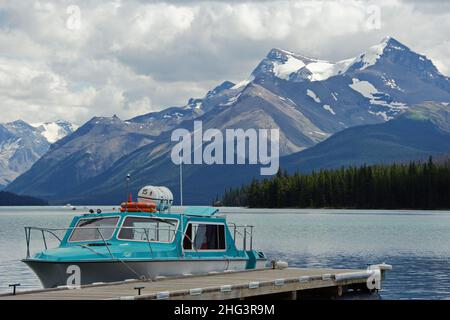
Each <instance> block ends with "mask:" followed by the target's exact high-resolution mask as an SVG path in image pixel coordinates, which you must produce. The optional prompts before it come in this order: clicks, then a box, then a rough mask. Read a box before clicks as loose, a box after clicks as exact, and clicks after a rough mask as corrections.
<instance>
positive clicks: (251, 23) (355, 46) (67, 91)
mask: <svg viewBox="0 0 450 320" xmlns="http://www.w3.org/2000/svg"><path fill="white" fill-rule="evenodd" d="M71 5H78V6H79V8H80V18H81V20H80V24H79V26H80V28H68V27H67V25H68V19H69V18H71V16H70V14H69V13H68V11H67V8H68V7H69V6H71ZM370 5H376V6H378V7H379V8H380V19H381V20H380V25H379V26H380V28H379V29H371V28H368V27H367V21H368V19H369V18H370V10H368V8H369V6H370ZM438 7H439V8H441V9H439V8H438ZM449 29H450V7H449V6H440V4H439V3H434V4H433V2H432V3H431V4H428V5H424V4H423V3H420V2H417V1H400V0H395V1H387V0H385V1H357V0H337V1H330V0H324V1H319V0H317V1H316V0H311V1H276V0H273V1H270V0H268V1H245V2H241V1H231V0H230V1H212V2H208V1H171V2H168V1H166V2H163V1H151V2H146V1H139V0H127V1H119V0H108V1H102V2H101V3H100V2H98V1H95V0H84V1H81V0H80V1H76V0H72V1H68V0H66V1H58V2H50V1H43V0H42V1H37V0H36V1H31V0H30V1H9V2H6V1H3V2H1V3H0V48H1V51H0V100H1V105H0V111H1V113H0V122H4V121H11V120H15V119H17V118H22V119H24V120H26V121H31V122H37V121H47V120H55V119H59V118H63V119H67V120H71V121H74V122H77V123H79V124H81V123H82V122H84V121H86V120H88V119H89V118H90V117H92V116H95V115H106V116H110V115H112V114H114V113H115V114H118V115H119V116H120V117H122V118H129V117H132V116H134V115H137V114H142V113H146V112H150V111H152V110H160V109H161V108H164V107H168V106H173V105H181V104H183V103H184V102H185V101H186V100H187V99H188V98H189V97H198V96H202V95H203V94H204V93H205V92H206V91H207V90H209V89H211V88H212V87H213V86H214V85H216V84H218V83H219V82H221V81H223V80H232V81H239V80H242V79H245V78H247V77H248V74H249V73H250V72H251V70H252V69H253V68H254V67H255V65H256V64H257V63H258V62H259V60H260V59H262V58H263V57H264V55H265V54H266V53H267V52H268V50H270V49H271V48H272V47H280V48H284V49H287V50H291V51H296V52H299V53H303V54H305V55H311V56H316V57H319V58H323V59H328V60H338V59H343V58H348V57H351V56H355V55H357V54H358V53H360V52H362V51H365V50H366V48H368V47H369V46H371V45H373V44H375V43H377V42H379V41H380V40H381V39H382V38H383V37H384V36H386V35H392V36H394V37H396V38H398V39H399V40H400V41H402V42H404V43H405V44H406V45H408V46H410V47H411V48H412V49H414V50H416V51H418V52H420V53H424V54H426V55H427V56H428V57H430V58H431V59H432V60H433V61H434V62H435V63H436V65H437V66H438V68H439V69H440V70H441V71H442V72H443V73H445V74H449V73H450V55H449V53H450V42H449V41H450V39H449V38H448V30H449Z"/></svg>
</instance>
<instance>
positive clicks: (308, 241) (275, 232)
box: [0, 207, 450, 299]
mask: <svg viewBox="0 0 450 320" xmlns="http://www.w3.org/2000/svg"><path fill="white" fill-rule="evenodd" d="M96 208H97V207H93V209H96ZM101 208H102V209H103V210H104V211H105V212H106V211H108V209H111V207H109V208H108V207H101ZM84 211H86V209H83V208H82V207H80V208H78V210H77V211H72V210H69V209H67V208H62V207H0V292H6V291H9V288H8V284H10V283H16V282H19V283H21V284H22V287H21V290H23V289H32V288H39V287H40V283H39V280H38V279H37V278H36V277H35V276H34V274H33V273H32V272H31V271H30V270H29V269H28V268H27V266H26V265H25V264H23V263H22V262H20V259H22V258H24V256H25V253H26V252H25V251H26V245H25V235H24V229H23V227H24V226H41V227H49V228H50V227H53V228H64V227H67V226H68V224H69V222H70V220H71V218H72V217H73V216H74V215H75V214H80V213H83V212H84ZM174 211H177V210H176V208H175V210H174ZM221 212H222V213H226V214H227V215H228V220H229V221H232V222H236V223H240V224H252V225H254V226H255V232H254V248H257V249H261V250H263V251H265V252H266V253H267V254H268V255H269V257H270V258H280V259H283V260H287V261H288V262H289V265H290V266H299V267H332V268H365V267H366V266H367V264H375V263H381V262H386V263H389V264H391V265H393V267H394V269H393V270H392V271H391V272H389V273H388V274H387V279H386V280H385V282H384V283H383V291H382V292H381V296H382V298H383V299H449V298H450V261H449V257H450V211H388V210H310V209H301V210H293V209H292V210H291V209H287V210H268V209H242V208H223V209H221ZM32 239H34V240H35V241H33V242H35V245H36V246H35V247H33V248H34V249H38V248H39V246H38V245H42V241H39V240H41V239H40V238H39V234H37V233H35V234H34V236H33V238H32Z"/></svg>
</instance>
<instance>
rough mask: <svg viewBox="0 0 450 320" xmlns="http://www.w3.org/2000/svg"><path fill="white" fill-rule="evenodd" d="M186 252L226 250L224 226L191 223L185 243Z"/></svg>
mask: <svg viewBox="0 0 450 320" xmlns="http://www.w3.org/2000/svg"><path fill="white" fill-rule="evenodd" d="M183 248H184V249H185V250H192V248H194V249H196V250H224V249H225V226H224V225H223V224H206V223H190V224H188V227H187V229H186V235H185V237H184V241H183Z"/></svg>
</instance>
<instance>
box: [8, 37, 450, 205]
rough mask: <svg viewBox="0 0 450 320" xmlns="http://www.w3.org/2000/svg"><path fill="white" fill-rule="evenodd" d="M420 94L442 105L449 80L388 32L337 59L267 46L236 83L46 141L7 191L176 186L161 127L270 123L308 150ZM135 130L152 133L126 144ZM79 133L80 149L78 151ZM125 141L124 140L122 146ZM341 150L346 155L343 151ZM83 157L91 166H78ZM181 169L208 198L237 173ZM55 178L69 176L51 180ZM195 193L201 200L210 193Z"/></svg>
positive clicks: (80, 193) (69, 197) (62, 197)
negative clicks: (109, 143) (49, 144)
mask: <svg viewBox="0 0 450 320" xmlns="http://www.w3.org/2000/svg"><path fill="white" fill-rule="evenodd" d="M426 101H435V102H436V103H442V105H443V106H445V107H448V103H449V102H450V79H449V78H448V77H446V76H444V75H443V74H441V73H440V72H439V71H438V70H437V68H436V67H435V66H434V65H433V63H432V62H431V61H430V60H429V59H428V58H427V57H425V56H423V55H421V54H418V53H415V52H414V51H412V50H411V49H409V48H408V47H407V46H405V45H403V44H401V43H400V42H398V41H397V40H395V39H393V38H389V37H388V38H385V39H383V41H382V42H381V43H379V44H377V45H375V46H373V47H371V48H369V49H368V50H366V51H365V52H364V53H362V54H360V55H358V56H357V57H353V58H350V59H345V60H342V61H338V62H329V61H324V60H319V59H314V58H308V57H305V56H303V55H300V54H296V53H293V52H290V51H286V50H281V49H272V50H270V52H269V53H268V54H267V56H266V57H265V58H264V59H262V60H261V62H260V63H259V64H258V65H257V66H256V68H255V69H254V70H253V72H251V73H250V75H249V77H248V79H246V80H244V81H241V82H239V83H237V84H234V83H231V82H229V81H226V82H224V83H222V84H221V85H220V86H218V87H216V88H214V89H213V90H211V91H209V92H208V94H206V95H205V96H204V97H203V98H200V99H191V100H189V101H188V103H187V104H186V105H184V106H182V107H171V108H168V109H165V110H163V111H160V112H153V113H149V114H146V115H143V116H140V117H136V118H133V119H130V120H128V121H122V120H118V119H116V120H115V121H114V123H112V124H110V125H109V126H108V128H107V129H98V130H91V129H89V130H88V129H87V127H86V128H84V127H85V126H83V127H81V128H80V129H79V130H78V131H77V133H75V134H74V135H71V136H70V137H68V138H65V139H62V140H61V141H60V142H57V143H56V144H54V147H53V148H52V149H51V150H50V151H49V152H48V153H47V154H46V155H45V156H44V157H43V158H42V159H40V160H39V161H37V163H36V164H35V165H34V166H33V167H32V168H31V169H30V170H29V171H28V172H26V173H25V174H23V175H21V176H20V177H19V178H17V179H16V180H15V181H14V182H13V183H11V184H10V186H9V187H8V190H10V191H12V192H16V193H24V194H25V193H26V194H29V195H34V196H38V197H43V198H45V199H48V200H50V201H51V200H58V201H61V202H67V201H69V202H75V201H78V202H84V201H86V202H95V201H97V200H99V199H101V200H102V201H109V200H111V201H113V200H114V199H115V197H117V196H118V195H122V194H123V190H122V189H123V185H122V182H123V177H124V176H125V175H126V174H127V173H129V172H131V173H132V175H133V176H134V177H135V178H134V179H133V181H132V187H133V188H135V189H136V188H138V187H139V186H142V185H143V184H145V183H149V182H150V181H151V183H153V184H166V185H169V186H172V187H174V186H176V185H177V183H178V182H177V181H178V180H177V169H176V168H174V166H173V164H172V163H171V160H170V150H171V147H172V145H173V143H172V142H171V141H170V133H171V131H172V130H173V129H175V128H178V127H183V128H187V129H190V130H192V129H193V120H202V122H203V128H204V130H206V129H208V128H218V129H220V130H224V129H227V128H243V129H247V128H255V129H258V128H265V129H267V128H279V130H280V154H281V155H282V156H286V155H290V154H294V153H296V152H299V151H301V150H303V149H307V148H310V147H312V146H314V145H316V144H318V143H320V142H321V141H323V140H325V139H327V138H328V137H330V136H332V135H334V134H335V133H337V132H339V131H342V130H344V129H346V128H349V127H354V126H358V125H368V124H378V123H383V122H386V121H388V120H390V119H392V118H396V117H398V115H399V114H401V113H402V112H404V111H405V110H406V109H407V108H409V106H411V105H416V104H421V103H424V102H426ZM108 121H109V120H108ZM91 122H92V120H91V121H90V122H88V123H91ZM91 124H92V123H91ZM126 125H128V126H132V127H133V128H135V129H133V130H138V131H133V130H132V132H130V133H129V134H127V135H120V137H121V138H120V140H116V141H117V144H114V146H115V148H110V147H104V146H103V144H104V143H105V141H106V140H107V137H108V135H109V134H112V133H114V135H115V134H117V133H118V132H119V133H120V132H121V130H123V128H125V126H126ZM136 125H139V126H143V128H144V129H145V130H144V129H142V128H140V127H136ZM88 127H89V128H90V126H88ZM116 129H117V130H116ZM88 132H89V135H86V136H85V134H87V133H88ZM139 133H141V134H142V133H144V134H149V135H151V136H152V137H151V138H149V139H143V140H139V141H140V143H138V144H132V143H131V142H133V141H134V142H135V141H137V140H136V138H135V137H136V135H137V134H139ZM102 137H103V138H102ZM105 139H106V140H105ZM133 139H134V140H133ZM355 139H358V137H357V136H355ZM69 140H70V148H68V146H69V144H67V142H68V141H69ZM86 141H88V142H89V154H88V155H86V153H85V152H84V151H83V150H85V148H86V145H85V144H86ZM128 145H132V146H133V148H125V147H124V146H128ZM118 150H121V153H120V154H119V153H118ZM350 150H351V149H350ZM341 151H342V153H347V152H348V149H346V150H341ZM336 152H338V153H339V150H337V151H336ZM119 156H120V157H119ZM380 156H381V157H382V155H380ZM86 163H88V164H89V165H90V166H92V167H93V168H94V167H95V168H94V169H95V170H91V171H89V172H90V173H89V174H86V169H85V168H86ZM206 167H207V166H206ZM236 167H238V166H236ZM199 168H202V169H201V170H200V169H199ZM210 169H211V170H212V171H211V170H210ZM185 170H186V172H185V176H186V179H190V181H195V184H196V185H202V182H204V185H205V186H206V185H207V186H208V187H207V190H202V192H206V193H207V194H204V195H208V196H212V197H214V196H215V195H216V194H217V193H221V192H222V191H223V188H225V187H229V186H236V185H239V184H241V183H242V182H244V180H242V179H244V177H245V175H244V174H242V172H237V171H233V170H235V169H234V166H220V167H218V168H217V169H214V168H209V169H205V167H204V166H187V167H186V169H185ZM205 170H206V171H205ZM208 170H210V171H211V172H210V173H211V175H212V174H213V172H215V174H217V173H218V172H221V171H222V170H231V171H230V172H229V174H226V175H223V174H221V177H222V178H221V179H210V176H211V175H210V174H205V172H208ZM214 170H215V171H214ZM236 170H240V169H236ZM227 172H228V171H227ZM63 176H64V179H65V180H64V181H70V183H66V184H64V188H61V183H60V182H61V180H62V177H63ZM205 179H207V180H208V183H206V181H205ZM214 183H216V186H214ZM192 192H194V191H192ZM198 192H200V191H198ZM197 196H200V195H197ZM94 200H95V201H94ZM204 200H205V202H209V201H210V200H211V197H209V198H208V197H207V199H206V198H204ZM116 201H117V199H116Z"/></svg>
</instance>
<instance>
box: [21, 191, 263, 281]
mask: <svg viewBox="0 0 450 320" xmlns="http://www.w3.org/2000/svg"><path fill="white" fill-rule="evenodd" d="M130 200H131V199H128V201H127V202H126V203H122V205H121V210H120V212H117V211H114V212H102V211H101V210H97V211H96V212H95V211H94V210H90V211H89V212H87V213H84V214H81V215H78V216H75V217H74V218H73V220H72V222H71V224H70V226H69V227H68V228H64V229H54V228H53V229H51V228H40V227H25V234H26V243H27V256H26V258H25V259H23V260H22V261H23V262H24V263H25V264H27V265H28V266H29V267H30V268H31V269H32V270H33V271H34V273H35V274H36V275H37V276H38V278H39V279H40V281H41V283H42V285H43V287H44V288H53V287H59V286H73V285H86V284H92V283H101V282H104V283H108V282H116V281H125V280H127V279H155V278H157V277H168V276H181V275H189V274H205V273H210V272H224V271H227V270H236V271H237V270H245V269H256V268H264V267H266V266H267V263H268V261H267V257H266V255H265V254H264V253H263V252H261V251H257V250H254V249H253V226H248V225H243V226H242V225H241V226H239V225H236V224H233V223H229V222H228V221H227V218H226V216H224V215H221V214H220V213H219V210H218V208H214V207H199V206H197V207H186V208H184V209H183V210H182V211H181V212H179V213H172V212H171V205H172V202H173V196H172V193H171V192H170V190H168V189H167V188H164V187H155V186H146V187H144V188H142V189H141V190H140V191H139V194H138V202H136V203H133V202H132V201H130ZM144 204H150V205H149V206H147V205H144ZM140 209H142V211H140ZM36 231H37V232H38V233H41V234H42V235H40V237H39V238H40V240H42V242H43V246H44V247H43V250H42V251H40V252H38V253H35V254H31V252H30V251H31V249H32V248H34V247H35V246H31V240H32V239H31V238H32V234H34V233H35V232H36ZM58 232H59V233H62V236H60V234H58ZM49 235H51V236H53V237H54V238H55V239H56V240H57V241H56V247H54V248H50V246H49V243H50V241H49V240H48V238H49Z"/></svg>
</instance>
